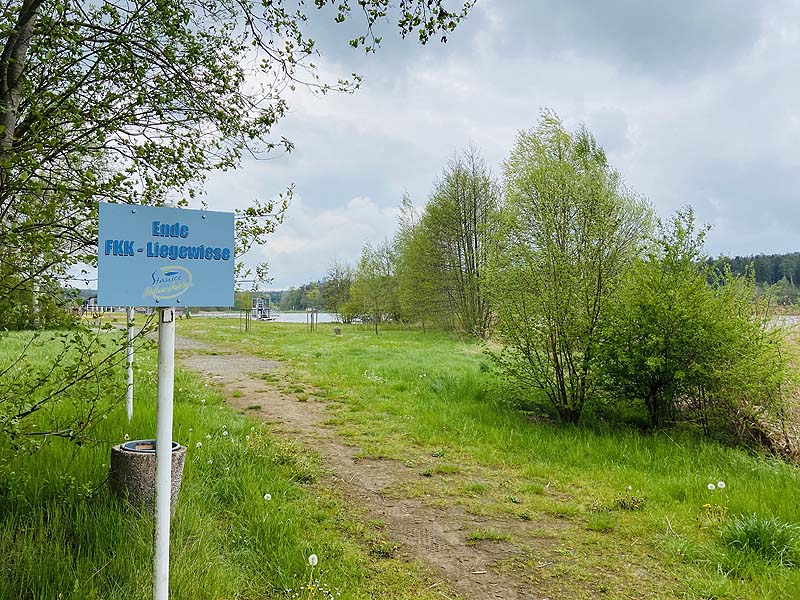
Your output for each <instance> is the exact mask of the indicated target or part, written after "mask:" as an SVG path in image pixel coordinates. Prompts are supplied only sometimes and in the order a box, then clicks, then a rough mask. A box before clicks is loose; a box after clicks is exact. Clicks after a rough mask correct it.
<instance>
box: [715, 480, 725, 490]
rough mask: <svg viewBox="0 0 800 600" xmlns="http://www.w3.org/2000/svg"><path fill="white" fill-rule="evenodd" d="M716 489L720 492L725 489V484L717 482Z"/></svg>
mask: <svg viewBox="0 0 800 600" xmlns="http://www.w3.org/2000/svg"><path fill="white" fill-rule="evenodd" d="M717 487H718V488H719V489H721V490H724V489H725V482H724V481H718V482H717Z"/></svg>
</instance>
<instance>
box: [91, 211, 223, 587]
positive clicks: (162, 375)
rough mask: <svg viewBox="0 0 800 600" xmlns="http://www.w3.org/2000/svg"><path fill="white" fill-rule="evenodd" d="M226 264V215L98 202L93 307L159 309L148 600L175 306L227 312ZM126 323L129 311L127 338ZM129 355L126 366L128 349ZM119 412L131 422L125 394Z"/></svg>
mask: <svg viewBox="0 0 800 600" xmlns="http://www.w3.org/2000/svg"><path fill="white" fill-rule="evenodd" d="M233 262H234V258H233V213H222V212H211V211H199V210H187V209H177V208H165V207H153V206H132V205H126V204H100V224H99V240H98V260H97V268H98V280H97V292H98V303H99V304H100V305H105V306H113V305H122V306H151V307H156V308H158V309H159V319H158V415H157V423H156V436H155V438H156V477H155V479H156V483H155V508H156V511H155V516H156V519H155V535H154V546H155V555H154V560H153V598H154V599H155V600H168V598H169V531H170V517H171V506H170V503H171V498H170V495H171V487H172V472H171V471H172V468H171V467H172V417H173V391H174V384H175V307H176V306H185V307H189V306H231V305H232V304H233ZM132 321H133V317H132V309H128V323H129V339H131V338H130V335H131V331H132ZM128 352H129V355H128V356H129V361H130V360H131V359H132V347H130V346H129V348H128ZM130 364H131V363H130V362H129V365H130ZM131 375H132V370H129V379H128V382H129V385H128V389H129V393H131V394H132V392H133V382H132V379H131ZM126 399H127V398H126ZM126 408H127V410H128V418H129V419H130V417H131V416H132V411H133V404H132V396H131V397H130V403H126Z"/></svg>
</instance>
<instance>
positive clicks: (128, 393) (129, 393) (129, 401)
mask: <svg viewBox="0 0 800 600" xmlns="http://www.w3.org/2000/svg"><path fill="white" fill-rule="evenodd" d="M133 325H134V322H133V307H132V306H129V307H128V356H127V362H128V387H127V389H126V390H125V409H126V411H127V413H128V423H130V422H131V419H132V418H133Z"/></svg>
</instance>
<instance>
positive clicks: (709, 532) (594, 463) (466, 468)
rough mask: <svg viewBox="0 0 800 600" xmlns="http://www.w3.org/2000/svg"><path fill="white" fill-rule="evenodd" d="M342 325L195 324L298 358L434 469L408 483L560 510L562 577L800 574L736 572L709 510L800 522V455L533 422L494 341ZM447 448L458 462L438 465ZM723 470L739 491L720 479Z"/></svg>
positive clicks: (757, 578) (787, 572) (781, 581)
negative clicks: (338, 331) (642, 567)
mask: <svg viewBox="0 0 800 600" xmlns="http://www.w3.org/2000/svg"><path fill="white" fill-rule="evenodd" d="M332 327H333V326H332V325H328V324H321V325H320V327H319V330H318V331H317V332H314V333H310V332H308V331H306V330H305V329H304V328H303V327H302V325H300V326H298V325H294V324H281V323H256V324H254V326H253V330H252V331H251V332H250V333H249V334H242V333H240V332H239V331H238V327H237V325H236V324H235V323H234V322H225V321H222V320H220V321H214V322H211V321H210V320H201V319H193V320H191V321H186V322H182V323H181V324H180V330H179V335H191V336H196V337H199V338H201V339H203V340H206V341H209V342H212V343H215V344H217V345H218V346H219V347H220V348H224V347H227V348H229V349H231V350H232V351H236V352H248V353H251V354H254V355H258V356H263V357H266V358H271V359H277V360H281V361H283V362H284V364H285V365H286V367H287V368H286V371H285V373H286V375H285V376H286V378H287V379H289V380H291V381H293V382H295V385H305V386H311V387H312V388H314V390H315V391H314V394H315V395H316V396H318V397H322V398H326V399H328V400H329V401H330V404H329V408H330V410H331V411H332V413H333V416H332V417H331V419H330V423H331V424H332V425H333V426H334V427H337V428H338V429H339V430H340V431H342V432H343V434H346V435H347V438H348V441H349V442H353V443H355V444H357V445H359V446H360V447H361V448H362V451H363V452H364V453H366V455H369V456H384V457H389V458H394V459H397V460H400V461H403V462H405V464H407V465H414V466H415V467H417V468H418V469H419V472H420V474H423V475H426V474H428V475H431V477H426V478H424V479H421V480H420V482H418V483H417V482H414V483H411V484H408V485H406V486H405V487H402V488H401V489H400V488H399V489H397V490H395V493H396V494H405V495H408V496H413V497H419V498H426V497H430V500H429V501H430V502H431V503H433V504H435V503H436V502H439V501H443V500H442V499H449V500H448V501H453V502H456V503H458V504H460V505H462V506H463V507H464V508H465V509H466V510H467V511H468V512H471V513H474V514H488V515H495V516H497V515H502V516H511V517H516V518H518V519H519V520H521V521H529V522H530V523H532V524H535V523H537V522H539V521H541V522H545V523H546V522H548V519H549V520H552V519H558V521H559V522H561V523H564V525H563V526H559V528H558V529H557V534H556V535H557V536H558V540H559V542H560V543H561V544H562V545H563V547H565V548H570V550H569V553H570V556H571V558H570V560H569V561H568V562H566V563H562V564H559V574H558V577H560V578H562V580H564V579H565V578H571V580H572V581H574V582H581V581H582V582H591V581H592V580H593V578H595V574H596V573H597V572H599V571H602V572H610V573H614V572H623V571H624V569H625V568H626V565H630V563H632V562H637V561H638V562H641V563H643V564H649V565H651V569H650V572H651V573H655V575H652V577H651V580H649V581H648V580H647V578H645V579H644V580H642V579H639V580H636V578H634V579H633V580H630V581H628V582H626V581H624V578H622V577H620V581H619V582H618V583H617V584H615V585H617V586H618V587H617V588H615V589H614V590H612V592H609V593H610V594H611V597H616V596H615V594H616V595H617V596H618V597H626V596H633V597H654V596H652V595H651V596H647V593H651V594H656V595H658V594H663V596H662V597H686V598H704V597H708V598H776V599H777V598H786V597H791V596H792V594H793V593H794V590H796V589H797V588H798V586H800V569H794V568H787V567H775V565H772V564H769V563H768V562H767V561H761V562H752V561H751V562H752V564H751V565H750V567H749V568H748V569H747V576H746V577H738V576H732V575H731V573H732V571H731V570H730V569H728V567H729V566H730V565H729V561H728V559H727V558H726V556H728V554H730V552H729V551H730V547H728V546H726V545H725V544H723V542H722V541H721V538H720V526H719V525H720V524H719V523H718V522H710V523H709V522H707V521H706V519H705V518H704V515H705V510H706V509H704V504H713V505H720V506H724V507H726V511H725V513H726V515H727V517H726V518H727V519H731V518H734V517H736V515H748V514H757V515H759V516H761V517H763V518H771V517H773V516H775V517H777V518H779V519H780V520H781V521H783V522H786V523H798V522H800V486H799V485H798V483H800V482H798V469H797V468H796V467H794V466H791V465H788V464H785V463H783V462H781V461H779V460H775V459H772V458H769V457H765V456H756V455H753V454H750V453H747V452H744V451H740V450H736V449H732V448H726V447H723V446H720V445H718V444H715V443H710V442H705V441H702V440H698V439H693V438H690V437H688V436H687V435H685V434H667V433H664V434H659V435H644V434H640V433H638V432H636V431H630V430H613V429H610V428H608V427H605V428H604V427H569V426H555V425H550V424H547V423H546V422H533V421H532V420H531V419H529V418H528V417H527V416H526V415H524V414H522V413H520V412H519V411H517V410H515V409H514V408H513V406H514V405H518V404H519V402H518V401H519V400H520V399H518V398H515V397H514V395H513V392H511V391H509V390H508V389H507V388H506V386H504V385H503V382H502V381H498V380H497V379H496V377H495V376H494V375H493V374H492V373H491V370H490V369H487V359H486V357H485V355H484V354H483V352H482V350H483V349H482V347H481V345H480V344H478V343H475V342H473V341H470V340H464V339H459V338H457V337H453V336H450V335H447V334H442V333H436V332H433V333H432V332H428V333H427V334H424V333H422V332H420V331H418V330H410V329H409V330H406V329H402V328H383V329H382V330H381V334H380V335H379V336H375V335H374V334H372V332H371V331H370V330H369V328H368V327H362V326H343V333H342V335H341V336H334V335H332ZM523 400H524V399H523ZM444 456H446V464H447V465H453V466H455V467H456V468H457V472H454V473H451V474H447V475H444V474H442V475H443V476H434V475H436V474H437V469H441V468H442V464H440V462H441V461H440V460H439V459H440V458H441V457H444ZM454 478H456V479H458V478H461V485H458V482H457V481H455V482H454ZM721 480H723V481H725V482H726V483H727V487H726V488H725V489H724V490H720V489H717V490H714V491H710V490H709V489H708V487H707V486H708V484H709V483H712V482H717V481H721ZM474 482H479V487H475V486H474ZM510 496H513V497H514V498H515V499H516V502H510V501H509V500H508V498H509V497H510ZM597 507H601V508H602V511H605V512H608V513H609V514H608V516H599V513H598V511H597ZM726 553H727V554H726ZM598 555H600V556H602V561H600V560H599V558H598ZM532 561H534V562H535V560H534V559H532ZM726 569H728V570H726ZM658 574H661V575H660V576H659V575H658ZM576 585H578V584H577V583H576ZM586 585H587V586H588V585H589V583H586ZM648 590H649V592H648Z"/></svg>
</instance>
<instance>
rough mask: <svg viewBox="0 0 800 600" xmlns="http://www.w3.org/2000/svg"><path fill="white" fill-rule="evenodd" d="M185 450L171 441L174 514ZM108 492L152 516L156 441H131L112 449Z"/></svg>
mask: <svg viewBox="0 0 800 600" xmlns="http://www.w3.org/2000/svg"><path fill="white" fill-rule="evenodd" d="M185 461H186V447H185V446H181V445H180V444H179V443H178V442H172V493H171V499H170V508H171V512H172V514H173V515H174V514H175V506H176V505H177V501H178V492H179V491H180V489H181V479H182V477H183V464H184V462H185ZM109 484H110V486H111V491H112V492H113V493H114V494H115V495H116V496H117V497H119V498H121V499H123V500H127V502H128V503H129V504H131V505H132V506H134V507H136V508H143V509H144V510H145V511H146V512H147V513H148V514H150V515H152V514H153V513H154V507H155V487H156V441H155V440H132V441H130V442H125V443H124V444H118V445H116V446H114V447H113V448H111V473H110V475H109Z"/></svg>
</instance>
